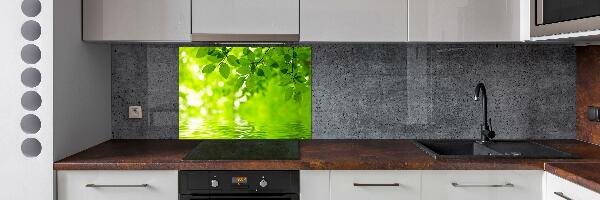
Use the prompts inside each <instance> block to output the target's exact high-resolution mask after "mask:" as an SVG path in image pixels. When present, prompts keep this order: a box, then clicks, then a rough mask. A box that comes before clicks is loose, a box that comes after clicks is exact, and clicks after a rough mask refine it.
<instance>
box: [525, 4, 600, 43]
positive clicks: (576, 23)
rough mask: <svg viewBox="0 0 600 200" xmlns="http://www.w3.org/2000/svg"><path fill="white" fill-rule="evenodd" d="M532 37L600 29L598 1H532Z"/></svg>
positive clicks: (599, 6)
mask: <svg viewBox="0 0 600 200" xmlns="http://www.w3.org/2000/svg"><path fill="white" fill-rule="evenodd" d="M532 3H533V4H532V6H531V7H532V9H531V11H532V12H531V13H532V15H531V16H532V20H531V21H532V25H533V26H532V29H531V35H532V36H534V37H539V36H549V35H556V34H566V33H575V32H583V31H591V30H598V29H600V1H599V0H533V1H532Z"/></svg>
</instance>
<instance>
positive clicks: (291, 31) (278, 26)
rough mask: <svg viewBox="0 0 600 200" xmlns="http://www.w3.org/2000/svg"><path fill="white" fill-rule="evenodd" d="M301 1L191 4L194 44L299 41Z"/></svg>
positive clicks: (197, 0) (226, 0)
mask: <svg viewBox="0 0 600 200" xmlns="http://www.w3.org/2000/svg"><path fill="white" fill-rule="evenodd" d="M299 20H300V2H299V0H192V40H194V41H298V37H299V36H298V35H299V33H300V27H299V26H300V25H299Z"/></svg>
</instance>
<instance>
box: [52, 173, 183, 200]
mask: <svg viewBox="0 0 600 200" xmlns="http://www.w3.org/2000/svg"><path fill="white" fill-rule="evenodd" d="M177 176H178V175H177V171H172V170H169V171H154V170H143V171H120V170H114V171H98V170H91V171H86V170H73V171H58V172H57V180H56V181H57V194H58V200H177V199H178V198H179V197H178V191H177V188H178V181H177Z"/></svg>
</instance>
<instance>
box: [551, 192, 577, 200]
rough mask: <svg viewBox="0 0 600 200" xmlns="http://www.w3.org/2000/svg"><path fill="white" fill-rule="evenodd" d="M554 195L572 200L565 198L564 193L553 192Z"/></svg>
mask: <svg viewBox="0 0 600 200" xmlns="http://www.w3.org/2000/svg"><path fill="white" fill-rule="evenodd" d="M554 194H555V195H556V196H559V197H561V198H563V199H565V200H573V199H571V198H569V197H568V196H566V195H565V194H564V193H562V192H554Z"/></svg>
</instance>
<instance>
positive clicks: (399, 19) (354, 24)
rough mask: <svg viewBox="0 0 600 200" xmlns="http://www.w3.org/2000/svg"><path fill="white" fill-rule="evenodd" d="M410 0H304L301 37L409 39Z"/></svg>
mask: <svg viewBox="0 0 600 200" xmlns="http://www.w3.org/2000/svg"><path fill="white" fill-rule="evenodd" d="M407 7H408V0H302V1H300V40H301V41H319V42H404V41H407V33H408V31H407V28H408V24H407V22H408V9H407Z"/></svg>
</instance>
